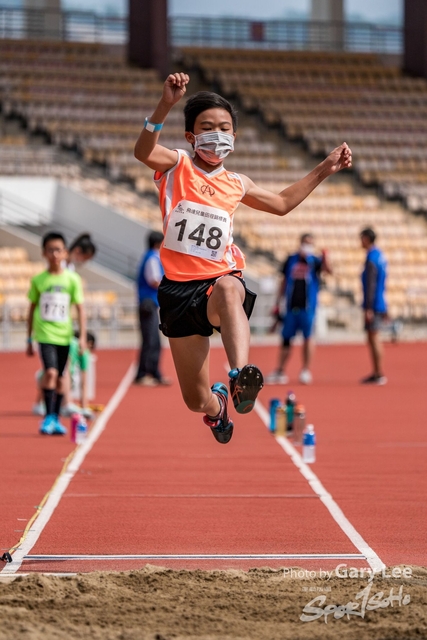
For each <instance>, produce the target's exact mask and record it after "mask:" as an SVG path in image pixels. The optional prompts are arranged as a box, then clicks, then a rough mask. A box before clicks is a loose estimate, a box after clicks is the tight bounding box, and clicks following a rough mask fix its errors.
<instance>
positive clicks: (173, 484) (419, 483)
mask: <svg viewBox="0 0 427 640" xmlns="http://www.w3.org/2000/svg"><path fill="white" fill-rule="evenodd" d="M296 351H298V350H297V349H296ZM426 354H427V345H426V344H421V343H418V344H399V345H396V346H395V345H390V346H388V348H387V352H386V356H387V372H388V374H389V378H390V382H389V384H388V385H387V386H385V387H374V388H366V387H362V386H360V385H359V384H358V383H357V380H358V379H359V378H360V377H362V376H363V375H364V374H366V373H367V370H366V364H367V354H366V349H365V348H364V347H362V346H332V347H331V346H328V347H319V348H318V350H317V353H316V359H315V367H314V369H313V372H314V376H315V384H314V385H313V386H311V387H302V386H300V385H297V384H293V385H292V386H293V388H294V390H295V391H296V392H297V396H298V399H299V400H300V401H302V402H303V403H304V404H305V405H306V407H307V417H308V419H309V420H310V421H311V422H313V423H314V424H315V426H316V432H317V436H318V447H317V449H318V451H317V453H318V461H317V462H316V463H315V464H314V465H312V469H313V471H314V472H315V473H316V475H317V476H318V478H319V479H320V481H321V482H322V483H323V485H324V486H325V488H326V489H327V491H329V492H330V493H331V494H332V497H333V498H334V500H335V501H336V502H337V503H338V505H339V506H340V507H341V509H342V510H343V512H344V514H345V516H346V517H347V518H348V520H349V521H350V522H351V524H352V525H353V526H354V527H355V529H356V530H357V531H358V533H359V534H360V535H361V536H362V537H363V538H364V540H365V541H366V542H367V543H368V545H369V546H370V547H371V548H372V549H373V550H374V551H375V553H376V554H377V555H378V556H379V558H380V559H381V560H382V561H383V562H384V563H385V564H386V565H394V564H400V563H405V564H418V565H426V564H427V563H426V555H425V544H424V528H425V522H426V507H425V501H424V499H423V496H424V495H425V492H426V489H427V486H426V485H427V479H426V476H425V473H424V470H425V468H426V458H427V437H426V434H425V418H424V414H425V409H426V408H427V407H426V405H427V403H426V399H425V389H426V388H427V387H426V382H427V374H426V371H425V366H424V362H425V359H426ZM275 356H276V349H274V348H273V347H254V348H253V349H252V354H251V359H252V360H253V361H254V362H256V363H258V364H259V365H260V366H261V368H262V369H263V370H264V371H265V372H268V371H269V370H270V369H271V368H272V365H273V364H274V361H275ZM132 357H133V354H132V353H131V352H129V351H128V352H125V351H124V352H123V351H122V352H115V351H110V352H100V353H99V360H98V398H97V400H98V401H99V402H106V401H107V400H108V398H109V397H111V395H112V394H113V392H114V390H115V388H116V387H117V385H118V384H119V382H120V380H121V379H122V378H123V376H124V374H125V372H126V370H127V368H128V366H129V363H130V362H131V360H132ZM298 357H299V354H297V353H295V354H294V358H293V361H292V363H291V368H290V373H291V376H293V377H294V378H296V377H297V372H298V371H297V366H298ZM164 360H165V367H164V368H165V373H167V374H168V375H172V376H173V367H172V363H171V360H170V354H169V352H168V351H167V350H165V352H164ZM0 361H1V363H2V366H1V372H2V373H1V374H0V380H1V384H2V389H3V390H4V391H5V394H4V396H5V398H6V403H5V409H3V408H2V410H1V414H0V417H1V436H2V454H3V455H2V490H1V492H2V520H1V525H0V536H1V537H0V541H1V542H0V544H1V547H2V548H8V547H10V546H12V544H14V543H15V542H16V541H17V539H19V536H20V535H21V534H20V533H19V532H18V531H17V530H19V529H23V528H24V526H25V519H28V518H30V517H31V515H32V514H33V512H34V506H35V505H37V504H38V503H39V502H40V500H41V499H42V497H43V495H44V494H45V492H46V491H47V490H48V489H49V488H50V486H51V485H52V483H53V481H54V479H55V477H56V476H57V474H58V472H59V471H60V469H61V466H62V462H61V461H62V460H63V459H65V457H66V456H67V455H68V453H69V452H70V451H71V450H72V445H71V443H70V442H69V440H68V439H66V438H45V437H41V436H38V434H37V419H35V418H34V417H32V416H31V415H30V414H29V413H28V409H29V406H30V405H31V401H32V386H33V376H32V369H34V365H32V364H31V363H30V362H29V361H28V360H26V359H25V356H23V355H21V354H1V355H0ZM224 362H225V357H224V352H223V350H222V349H213V350H212V358H211V371H212V380H225V379H226V375H225V370H224ZM18 381H20V382H19V384H18ZM286 390H287V388H286V389H285V388H283V387H282V388H281V387H265V389H264V390H263V392H262V394H261V395H260V401H261V403H263V404H264V405H265V406H266V407H267V406H268V401H269V399H270V398H271V397H274V396H277V395H278V394H279V393H280V394H282V395H284V393H285V391H286ZM235 423H236V428H235V434H234V436H233V440H232V441H231V442H230V444H229V445H226V446H223V445H220V444H218V443H217V442H216V441H215V440H214V438H213V437H212V435H211V433H210V432H209V429H208V428H207V427H205V426H204V425H203V424H202V422H201V418H200V417H199V416H197V415H194V414H192V413H190V412H189V411H188V410H187V409H186V408H185V406H184V404H183V402H182V400H181V398H180V393H179V388H178V385H177V383H175V384H174V386H172V387H170V388H155V389H149V388H138V387H131V388H130V389H129V391H128V392H127V394H126V395H125V397H124V399H123V400H122V401H121V402H120V404H119V406H118V408H117V410H116V411H115V412H114V413H113V415H112V416H111V418H110V420H109V421H108V423H107V425H106V429H105V431H104V432H103V433H102V434H101V436H100V438H99V440H98V441H97V442H96V443H95V444H94V446H93V448H92V450H91V451H90V452H89V453H88V455H87V457H86V458H85V459H84V461H83V464H82V465H81V467H80V469H79V471H78V472H77V473H76V475H75V476H74V478H73V479H72V481H71V483H70V485H69V486H68V488H67V489H66V491H65V493H64V495H63V497H62V499H61V501H60V503H59V505H58V507H57V508H56V510H55V511H54V512H53V515H52V517H51V518H50V520H49V522H48V523H47V525H46V526H45V528H44V529H43V531H42V533H41V535H40V538H39V539H38V541H37V543H36V544H35V546H34V547H33V548H32V549H31V551H30V553H29V555H30V556H40V555H47V556H53V555H62V556H64V555H65V556H69V555H78V556H86V555H88V554H90V555H92V554H94V555H115V556H116V555H128V554H131V555H146V554H151V555H156V554H159V555H160V554H165V555H170V554H182V555H187V554H230V555H233V554H237V555H240V554H344V555H345V554H359V553H360V551H359V550H358V549H357V548H356V547H355V546H354V545H353V544H352V542H351V541H350V540H349V538H348V537H347V535H346V534H345V533H344V532H343V531H342V529H341V528H340V527H339V525H338V524H337V523H336V522H335V520H334V519H333V518H332V516H331V515H330V513H329V512H328V510H327V509H326V507H325V506H324V505H323V504H322V502H321V501H320V500H319V498H318V497H317V496H316V495H315V494H314V492H313V490H312V489H311V487H310V486H309V484H308V482H307V481H306V480H305V479H304V478H303V476H302V475H301V474H300V472H299V471H298V469H297V468H296V467H295V465H294V464H293V463H292V461H291V459H290V458H289V457H288V455H286V453H285V452H284V451H283V450H282V449H281V447H280V446H279V445H278V443H277V442H276V441H275V439H274V438H273V437H272V436H271V435H270V434H269V433H268V431H267V429H266V428H265V425H264V424H263V423H262V421H261V419H260V417H259V416H258V415H257V413H255V412H252V413H251V414H249V415H248V416H235ZM18 518H19V520H18ZM35 526H37V522H36V525H35ZM146 562H147V561H146V560H143V559H137V560H132V561H125V560H107V559H104V560H102V561H99V560H98V561H97V560H91V561H89V560H85V561H81V560H79V561H77V560H70V559H65V560H62V561H53V560H52V559H49V560H45V561H43V562H41V561H39V560H37V561H36V560H24V562H23V564H22V566H21V568H20V571H23V572H28V571H67V572H68V571H88V570H94V569H123V570H124V569H130V568H138V567H141V566H143V565H144V564H146ZM149 562H150V563H151V564H155V563H157V564H161V565H163V566H170V567H174V568H178V567H185V568H195V567H202V568H224V567H241V568H248V567H250V566H265V565H268V566H283V565H287V566H304V567H306V568H310V569H312V568H320V567H322V568H325V569H327V568H332V567H335V566H336V565H337V564H338V563H340V562H346V563H347V564H348V565H349V566H362V565H363V566H366V561H363V560H359V559H358V560H355V559H353V560H345V559H342V560H339V559H338V560H337V559H334V560H332V559H322V560H316V559H312V560H307V559H305V560H304V559H295V560H288V561H284V560H283V559H282V560H276V561H275V560H265V559H260V560H242V559H234V560H232V559H226V560H220V559H215V560H190V559H188V558H184V559H181V560H172V559H170V558H169V559H164V558H163V559H161V560H153V559H150V560H149Z"/></svg>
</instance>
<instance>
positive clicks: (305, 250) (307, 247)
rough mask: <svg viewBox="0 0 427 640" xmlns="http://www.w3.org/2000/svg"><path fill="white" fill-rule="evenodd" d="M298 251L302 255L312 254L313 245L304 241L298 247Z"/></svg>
mask: <svg viewBox="0 0 427 640" xmlns="http://www.w3.org/2000/svg"><path fill="white" fill-rule="evenodd" d="M300 252H301V253H302V254H303V256H312V255H313V253H314V247H313V245H312V244H308V243H305V242H304V243H303V244H302V245H301V247H300Z"/></svg>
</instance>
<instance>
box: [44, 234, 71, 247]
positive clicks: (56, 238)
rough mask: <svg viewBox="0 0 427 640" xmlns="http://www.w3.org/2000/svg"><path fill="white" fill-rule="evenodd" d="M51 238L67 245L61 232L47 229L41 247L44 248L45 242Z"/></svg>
mask: <svg viewBox="0 0 427 640" xmlns="http://www.w3.org/2000/svg"><path fill="white" fill-rule="evenodd" d="M52 240H62V242H63V243H64V247H66V246H67V243H66V242H65V238H64V236H63V235H62V233H58V232H57V231H49V233H46V235H44V236H43V240H42V248H43V249H45V248H46V245H47V243H48V242H51V241H52Z"/></svg>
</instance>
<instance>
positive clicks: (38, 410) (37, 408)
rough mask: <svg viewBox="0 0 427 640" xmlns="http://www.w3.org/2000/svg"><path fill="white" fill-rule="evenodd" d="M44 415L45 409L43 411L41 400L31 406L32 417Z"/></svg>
mask: <svg viewBox="0 0 427 640" xmlns="http://www.w3.org/2000/svg"><path fill="white" fill-rule="evenodd" d="M45 413H46V409H45V406H44V402H43V400H40V402H36V403H35V404H33V415H34V416H44V415H45Z"/></svg>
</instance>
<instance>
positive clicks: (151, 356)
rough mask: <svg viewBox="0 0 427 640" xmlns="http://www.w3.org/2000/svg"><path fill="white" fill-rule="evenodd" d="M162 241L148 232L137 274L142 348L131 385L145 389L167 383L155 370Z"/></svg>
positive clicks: (161, 236) (158, 352) (156, 363)
mask: <svg viewBox="0 0 427 640" xmlns="http://www.w3.org/2000/svg"><path fill="white" fill-rule="evenodd" d="M162 242H163V234H162V233H160V232H159V231H153V232H152V233H150V235H149V236H148V251H147V252H146V253H145V254H144V256H143V258H142V262H141V265H140V268H139V274H138V299H139V323H140V328H141V339H142V345H141V351H140V354H139V366H138V372H137V374H136V378H135V384H140V385H142V386H148V387H155V386H157V385H159V384H163V385H165V384H170V380H169V379H168V378H164V377H163V376H162V375H161V373H160V370H159V360H160V353H161V342H160V331H159V303H158V301H157V289H158V288H159V285H160V282H161V280H162V278H163V275H164V271H163V267H162V263H161V262H160V245H161V244H162Z"/></svg>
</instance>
